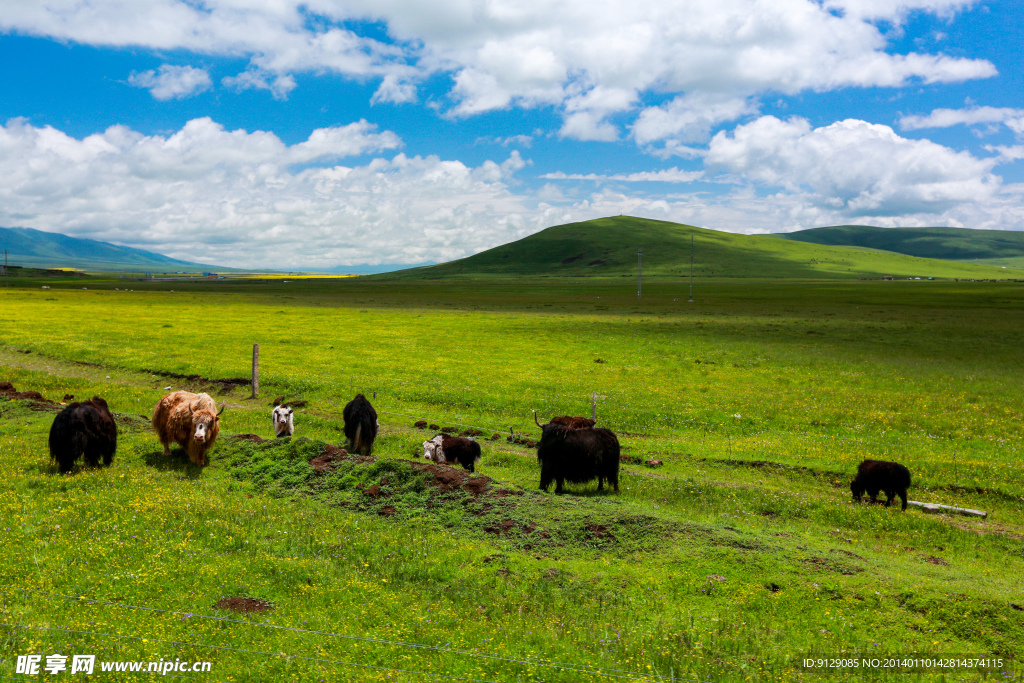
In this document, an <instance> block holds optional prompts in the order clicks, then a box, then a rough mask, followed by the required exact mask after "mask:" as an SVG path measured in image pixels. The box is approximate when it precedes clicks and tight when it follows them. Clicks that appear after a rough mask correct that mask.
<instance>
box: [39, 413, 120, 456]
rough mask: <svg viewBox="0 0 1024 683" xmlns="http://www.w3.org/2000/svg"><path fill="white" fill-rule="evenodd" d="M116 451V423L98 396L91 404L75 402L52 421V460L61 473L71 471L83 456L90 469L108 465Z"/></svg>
mask: <svg viewBox="0 0 1024 683" xmlns="http://www.w3.org/2000/svg"><path fill="white" fill-rule="evenodd" d="M116 450H117V423H116V422H114V416H113V415H111V413H110V408H108V407H107V402H106V401H104V400H103V399H102V398H100V397H99V396H93V397H92V400H91V401H82V402H81V403H72V404H71V405H69V406H68V407H67V408H65V409H64V410H62V411H60V412H59V413H58V414H57V417H55V418H53V424H52V425H51V426H50V459H51V460H53V461H54V462H56V463H57V467H58V469H59V470H60V472H61V473H65V472H70V471H71V468H72V467H73V466H74V463H75V460H77V459H78V458H79V456H82V455H83V454H84V456H85V464H86V465H87V466H88V467H99V464H100V458H103V464H104V465H109V464H110V463H111V462H112V461H113V460H114V452H115V451H116Z"/></svg>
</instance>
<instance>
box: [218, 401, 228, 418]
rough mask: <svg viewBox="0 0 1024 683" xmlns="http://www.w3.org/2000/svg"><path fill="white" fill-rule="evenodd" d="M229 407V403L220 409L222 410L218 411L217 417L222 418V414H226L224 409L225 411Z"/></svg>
mask: <svg viewBox="0 0 1024 683" xmlns="http://www.w3.org/2000/svg"><path fill="white" fill-rule="evenodd" d="M227 407H228V404H227V403H225V404H224V405H222V406H221V407H220V410H218V411H217V417H220V414H221V413H223V412H224V409H225V408H227Z"/></svg>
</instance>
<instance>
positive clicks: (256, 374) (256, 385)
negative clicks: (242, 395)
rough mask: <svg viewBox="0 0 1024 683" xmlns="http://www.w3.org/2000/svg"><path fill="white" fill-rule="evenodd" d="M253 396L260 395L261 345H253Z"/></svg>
mask: <svg viewBox="0 0 1024 683" xmlns="http://www.w3.org/2000/svg"><path fill="white" fill-rule="evenodd" d="M252 397H253V398H259V397H260V345H259V344H253V345H252Z"/></svg>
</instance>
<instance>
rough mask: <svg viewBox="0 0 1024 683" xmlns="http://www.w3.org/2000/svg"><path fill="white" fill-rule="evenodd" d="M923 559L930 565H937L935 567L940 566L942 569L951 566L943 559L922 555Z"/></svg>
mask: <svg viewBox="0 0 1024 683" xmlns="http://www.w3.org/2000/svg"><path fill="white" fill-rule="evenodd" d="M921 559H923V560H924V561H925V562H927V563H928V564H935V565H938V566H940V567H948V566H949V562H946V561H945V560H944V559H942V558H941V557H935V556H934V555H922V556H921Z"/></svg>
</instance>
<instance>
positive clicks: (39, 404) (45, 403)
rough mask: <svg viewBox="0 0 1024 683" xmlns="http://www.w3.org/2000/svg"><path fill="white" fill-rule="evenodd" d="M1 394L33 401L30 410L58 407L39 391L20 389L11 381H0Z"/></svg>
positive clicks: (20, 399)
mask: <svg viewBox="0 0 1024 683" xmlns="http://www.w3.org/2000/svg"><path fill="white" fill-rule="evenodd" d="M0 396H6V397H7V398H11V399H15V400H18V401H31V403H29V405H28V407H29V409H30V410H57V409H58V406H57V404H56V403H54V402H53V401H51V400H50V399H48V398H46V397H44V396H43V395H42V394H40V393H39V392H38V391H18V390H17V389H15V388H14V385H13V384H11V383H10V382H0Z"/></svg>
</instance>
